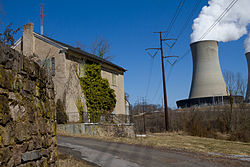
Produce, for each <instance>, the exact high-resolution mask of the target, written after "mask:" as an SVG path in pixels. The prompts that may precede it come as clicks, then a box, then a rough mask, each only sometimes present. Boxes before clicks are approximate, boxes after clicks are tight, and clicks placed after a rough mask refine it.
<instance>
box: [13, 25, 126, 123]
mask: <svg viewBox="0 0 250 167" xmlns="http://www.w3.org/2000/svg"><path fill="white" fill-rule="evenodd" d="M12 48H14V49H15V50H18V51H19V52H21V53H23V54H24V55H26V56H29V57H30V56H31V57H33V58H34V59H37V60H36V61H38V62H39V63H40V64H42V65H43V66H45V67H46V68H47V69H48V71H49V72H50V73H51V75H52V76H53V81H54V87H55V93H56V100H57V99H61V100H62V101H64V103H65V111H66V113H67V115H68V117H69V122H77V121H79V113H78V108H77V105H76V102H77V100H78V99H80V100H81V101H82V102H83V104H84V111H87V107H86V103H85V99H84V95H83V93H82V90H81V86H80V80H79V75H81V77H83V76H84V64H85V62H86V61H87V60H89V61H92V62H95V63H98V64H99V65H100V66H101V76H102V77H103V78H106V79H107V80H108V81H109V84H110V87H111V88H112V89H114V91H115V94H116V106H115V109H114V112H113V113H114V114H124V115H125V114H126V112H125V97H124V96H125V95H124V93H125V92H124V72H125V71H126V70H125V69H124V68H122V67H120V66H118V65H116V64H113V63H111V62H109V61H107V60H105V59H102V58H99V57H97V56H95V55H92V54H90V53H87V52H85V51H82V50H80V49H78V48H75V47H72V46H69V45H67V44H64V43H62V42H59V41H56V40H54V39H51V38H48V37H46V36H44V35H40V34H38V33H35V32H34V24H33V23H29V24H26V25H24V26H23V36H22V37H21V38H20V39H19V40H18V41H17V42H16V43H15V44H14V46H12Z"/></svg>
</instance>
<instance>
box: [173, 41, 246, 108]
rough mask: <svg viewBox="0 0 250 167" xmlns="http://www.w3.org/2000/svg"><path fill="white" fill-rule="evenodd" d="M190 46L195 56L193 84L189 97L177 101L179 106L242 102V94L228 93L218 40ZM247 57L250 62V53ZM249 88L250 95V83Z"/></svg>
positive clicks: (200, 42)
mask: <svg viewBox="0 0 250 167" xmlns="http://www.w3.org/2000/svg"><path fill="white" fill-rule="evenodd" d="M190 47H191V51H192V57H193V78H192V84H191V89H190V94H189V99H184V100H179V101H177V102H176V103H177V106H178V108H185V107H191V106H200V105H221V104H222V105H223V104H229V103H231V102H232V101H233V103H239V102H242V101H243V97H242V96H229V94H227V88H226V84H225V81H224V78H223V76H222V72H221V68H220V63H219V56H218V42H217V41H213V40H206V41H199V42H195V43H192V44H191V45H190ZM247 58H249V59H248V63H250V55H249V57H247ZM249 83H250V82H249ZM248 88H249V89H248V91H249V96H250V85H249V87H248ZM249 98H250V97H249ZM232 99H233V100H232Z"/></svg>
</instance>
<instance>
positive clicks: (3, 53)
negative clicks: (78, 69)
mask: <svg viewBox="0 0 250 167" xmlns="http://www.w3.org/2000/svg"><path fill="white" fill-rule="evenodd" d="M54 96H55V95H54V87H53V82H52V79H51V77H49V76H48V74H47V72H46V71H45V70H44V69H43V68H41V67H40V66H39V65H38V64H37V63H35V62H33V61H31V60H30V59H29V58H27V57H25V56H23V55H22V54H20V53H18V52H17V51H14V50H13V49H10V48H9V47H8V46H5V45H3V44H0V166H20V167H21V166H22V167H23V166H56V160H57V139H56V124H55V112H56V110H55V102H54Z"/></svg>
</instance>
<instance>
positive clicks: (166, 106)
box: [146, 31, 177, 131]
mask: <svg viewBox="0 0 250 167" xmlns="http://www.w3.org/2000/svg"><path fill="white" fill-rule="evenodd" d="M154 33H159V34H160V48H148V49H146V50H150V49H155V50H160V51H161V64H162V81H163V94H164V106H165V107H164V108H165V110H164V111H165V127H166V131H168V130H169V122H168V104H167V89H166V81H165V67H164V58H169V57H177V56H164V54H163V46H162V42H163V41H167V40H175V42H176V39H163V38H162V33H167V31H160V32H154ZM175 42H174V43H173V44H172V45H171V46H170V45H168V46H169V47H170V48H171V47H173V46H174V44H175ZM150 55H151V54H150Z"/></svg>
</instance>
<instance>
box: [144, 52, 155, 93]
mask: <svg viewBox="0 0 250 167" xmlns="http://www.w3.org/2000/svg"><path fill="white" fill-rule="evenodd" d="M152 59H153V60H151V64H150V68H149V77H148V82H147V88H146V95H145V97H146V98H147V96H148V90H149V86H150V81H151V76H152V71H153V65H154V57H152Z"/></svg>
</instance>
